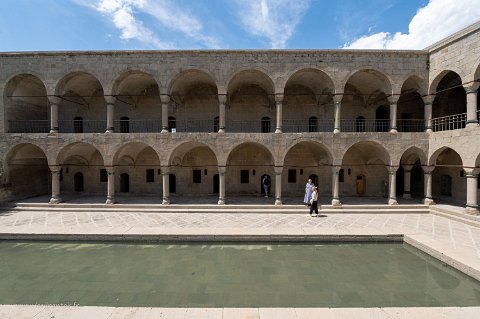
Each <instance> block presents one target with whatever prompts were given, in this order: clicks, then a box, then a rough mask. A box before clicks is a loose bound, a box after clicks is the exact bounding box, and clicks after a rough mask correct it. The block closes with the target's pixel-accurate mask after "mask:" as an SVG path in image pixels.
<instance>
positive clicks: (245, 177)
mask: <svg viewBox="0 0 480 319" xmlns="http://www.w3.org/2000/svg"><path fill="white" fill-rule="evenodd" d="M240 183H241V184H248V183H249V174H248V169H242V170H241V171H240Z"/></svg>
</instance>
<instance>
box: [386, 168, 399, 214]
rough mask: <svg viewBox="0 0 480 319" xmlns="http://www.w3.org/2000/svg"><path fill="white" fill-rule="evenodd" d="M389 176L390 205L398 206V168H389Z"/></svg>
mask: <svg viewBox="0 0 480 319" xmlns="http://www.w3.org/2000/svg"><path fill="white" fill-rule="evenodd" d="M387 169H388V175H389V179H388V182H389V184H390V185H389V186H390V187H389V190H390V191H389V194H388V205H398V202H397V184H396V183H397V170H398V166H388V167H387Z"/></svg>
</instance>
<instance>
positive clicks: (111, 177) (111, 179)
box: [105, 166, 115, 205]
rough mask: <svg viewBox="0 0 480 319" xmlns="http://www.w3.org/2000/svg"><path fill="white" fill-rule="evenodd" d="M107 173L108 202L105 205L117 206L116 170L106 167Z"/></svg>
mask: <svg viewBox="0 0 480 319" xmlns="http://www.w3.org/2000/svg"><path fill="white" fill-rule="evenodd" d="M105 170H106V171H107V177H108V183H107V201H106V202H105V204H107V205H110V204H115V168H114V167H112V166H108V167H105Z"/></svg>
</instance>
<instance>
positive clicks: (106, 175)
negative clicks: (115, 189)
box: [100, 168, 108, 183]
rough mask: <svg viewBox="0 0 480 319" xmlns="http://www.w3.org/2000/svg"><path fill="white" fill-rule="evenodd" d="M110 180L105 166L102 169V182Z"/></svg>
mask: <svg viewBox="0 0 480 319" xmlns="http://www.w3.org/2000/svg"><path fill="white" fill-rule="evenodd" d="M106 182H108V174H107V170H106V169H105V168H101V169H100V183H106Z"/></svg>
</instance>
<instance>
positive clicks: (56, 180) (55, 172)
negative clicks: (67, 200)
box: [49, 165, 63, 204]
mask: <svg viewBox="0 0 480 319" xmlns="http://www.w3.org/2000/svg"><path fill="white" fill-rule="evenodd" d="M49 168H50V172H51V173H52V198H50V202H49V203H50V204H58V203H61V202H62V201H63V200H62V197H60V171H61V170H62V167H61V166H57V165H55V166H49Z"/></svg>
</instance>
